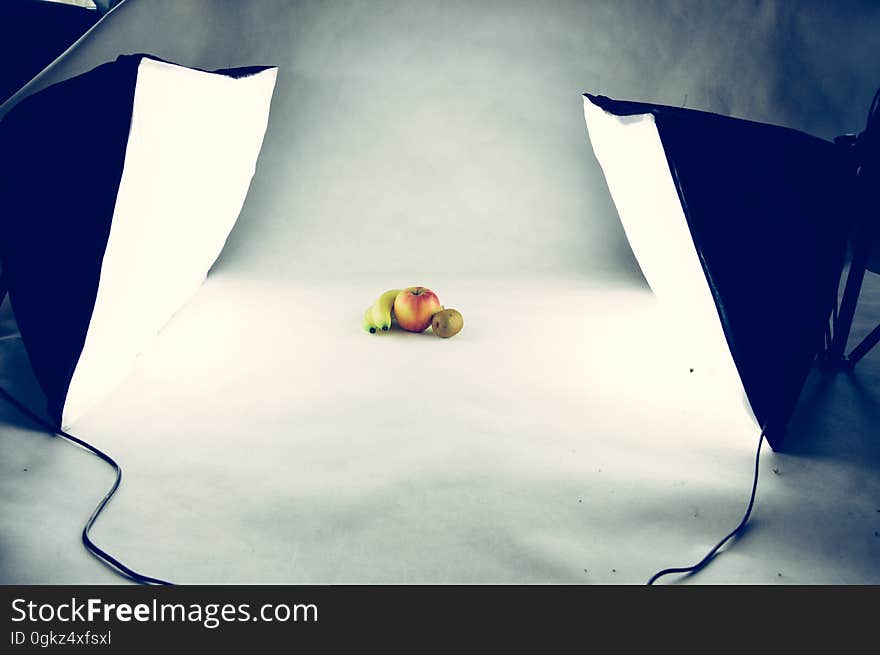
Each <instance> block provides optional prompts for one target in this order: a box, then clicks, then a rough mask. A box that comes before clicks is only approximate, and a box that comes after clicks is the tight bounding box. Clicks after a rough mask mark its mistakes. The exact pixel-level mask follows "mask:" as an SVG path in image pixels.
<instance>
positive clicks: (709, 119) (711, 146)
mask: <svg viewBox="0 0 880 655" xmlns="http://www.w3.org/2000/svg"><path fill="white" fill-rule="evenodd" d="M584 110H585V116H586V122H587V128H588V131H589V135H590V140H591V142H592V145H593V150H594V152H595V155H596V158H597V159H598V161H599V163H600V165H601V167H602V170H603V172H604V174H605V179H606V182H607V184H608V189H609V191H610V193H611V196H612V198H613V201H614V204H615V206H616V208H617V211H618V214H619V216H620V220H621V223H622V224H623V228H624V231H625V232H626V235H627V239H628V241H629V243H630V246H631V247H632V250H633V253H634V254H635V256H636V259H637V260H638V262H639V265H640V267H641V269H642V272H643V274H644V276H645V279H646V280H647V282H648V284H649V285H650V287H651V289H652V290H653V291H654V293H655V294H656V295H657V296H658V297H659V298H660V300H661V301H666V302H668V303H670V304H671V305H672V306H673V307H674V309H675V311H676V312H677V313H680V314H681V322H680V323H679V325H680V329H682V330H685V331H690V332H689V334H694V335H695V336H698V335H697V332H699V331H707V332H711V331H717V332H718V334H719V335H723V336H721V339H722V341H723V343H724V344H726V348H727V349H728V350H729V353H730V356H731V357H732V360H733V363H734V364H735V366H736V371H737V372H738V375H739V379H740V381H741V382H742V388H743V391H744V392H745V395H746V397H747V399H748V403H749V405H750V407H751V410H752V412H753V414H754V416H755V419H756V420H757V423H758V425H759V426H762V427H765V428H766V436H767V439H768V441H769V443H770V445H771V447H773V448H774V449H778V448H779V446H780V444H781V442H782V438H783V435H784V433H785V428H786V425H787V423H788V421H789V419H790V417H791V415H792V412H793V411H794V407H795V404H796V402H797V398H798V395H799V394H800V391H801V389H802V387H803V384H804V382H805V380H806V377H807V375H808V373H809V370H810V368H811V365H812V362H813V360H814V358H815V356H816V354H817V353H818V352H819V351H820V350H821V349H822V347H823V338H824V335H825V332H826V329H827V327H828V321H829V317H830V315H831V313H832V310H833V308H834V307H835V304H836V301H837V290H838V284H839V280H840V276H841V273H842V268H843V264H844V259H845V255H846V245H847V239H848V236H849V233H850V230H851V228H852V221H853V215H854V212H853V210H852V207H851V206H850V203H851V202H852V201H851V198H852V197H853V195H854V194H853V190H854V181H855V172H854V168H853V165H852V162H851V160H850V159H849V158H848V157H847V154H846V152H845V151H844V150H843V149H842V148H840V147H838V146H837V145H835V144H834V143H833V142H830V141H826V140H823V139H819V138H816V137H814V136H811V135H808V134H805V133H803V132H798V131H795V130H791V129H787V128H783V127H778V126H773V125H767V124H762V123H756V122H751V121H746V120H740V119H735V118H730V117H727V116H721V115H718V114H712V113H708V112H701V111H696V110H690V109H683V108H677V107H666V106H662V105H654V104H644V103H637V102H621V101H617V100H612V99H609V98H606V97H602V96H593V95H589V94H586V95H585V96H584Z"/></svg>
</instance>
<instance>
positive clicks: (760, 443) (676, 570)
mask: <svg viewBox="0 0 880 655" xmlns="http://www.w3.org/2000/svg"><path fill="white" fill-rule="evenodd" d="M766 432H767V426H766V425H765V426H764V427H763V428H761V437H760V438H759V439H758V452H757V453H756V454H755V478H754V480H753V481H752V494H751V496H750V497H749V506H748V508H746V513H745V515H744V516H743V517H742V520H741V521H740V522H739V525H738V526H736V527H735V528H734V529H733V531H732V532H731V533H730V534H729V535H727V536H726V537H724V539H722V540H721V541H719V542H718V543H717V544H715V546H714V548H712V550H710V551H709V552H708V553H707V554H706V556H705V557H704V558H703V559H701V560H700V561H699V562H697V563H696V564H694V565H693V566H685V567H682V568H671V569H663V570H662V571H658V572H657V573H655V574H654V575H652V576H651V579H650V580H648V582H647V584H648V585H653V584H654V583H655V582H656V581H657V579H658V578H661V577H663V576H664V575H670V574H672V573H691V574H693V573H696V572H697V571H699V570H700V569H702V568H703V567H704V566H706V565H707V564H708V563H709V562H710V561H711V560H712V558H713V557H715V553H717V552H718V551H719V550H720V549H721V547H722V546H723V545H724V544H726V543H727V542H728V541H730V540H731V539H732V538H733V537H735V536H736V535H737V534H739V533H740V532H741V531H742V529H743V528H744V527H745V526H746V523H747V522H748V520H749V516H751V514H752V507H754V505H755V492H756V491H757V490H758V469H759V466H760V462H761V446H763V445H764V436H765V434H766Z"/></svg>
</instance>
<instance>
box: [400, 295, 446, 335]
mask: <svg viewBox="0 0 880 655" xmlns="http://www.w3.org/2000/svg"><path fill="white" fill-rule="evenodd" d="M442 309H443V307H442V306H441V305H440V299H439V298H437V294H435V293H434V292H433V291H431V290H430V289H427V288H425V287H408V288H406V289H404V290H403V291H401V292H400V293H399V294H398V295H397V297H396V298H395V299H394V315H395V316H396V317H397V324H398V325H400V327H402V328H403V329H404V330H408V331H410V332H423V331H424V330H425V329H426V328H427V327H428V326H429V325H430V324H431V317H432V316H434V314H436V313H437V312H439V311H441V310H442Z"/></svg>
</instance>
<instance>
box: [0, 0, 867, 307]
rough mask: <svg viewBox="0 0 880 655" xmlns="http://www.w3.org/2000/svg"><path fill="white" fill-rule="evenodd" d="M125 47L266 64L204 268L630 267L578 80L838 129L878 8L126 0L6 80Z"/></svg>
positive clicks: (411, 272) (863, 93)
mask: <svg viewBox="0 0 880 655" xmlns="http://www.w3.org/2000/svg"><path fill="white" fill-rule="evenodd" d="M138 51H143V52H149V53H152V54H155V55H157V56H160V57H163V58H166V59H170V60H172V61H176V62H178V63H180V64H183V65H188V66H195V67H201V68H209V69H210V68H220V67H229V66H243V65H252V64H265V65H277V66H279V67H280V72H279V79H278V85H277V88H276V93H275V99H274V102H273V109H272V116H271V120H270V125H269V131H268V134H267V136H266V142H265V146H264V149H263V153H262V157H261V161H260V167H259V170H258V174H257V177H256V179H255V181H254V184H253V188H252V192H251V194H250V196H249V198H248V201H247V204H246V206H245V210H244V213H243V214H242V216H241V219H240V221H239V225H238V227H237V228H236V229H235V231H234V233H233V235H232V237H231V239H230V242H229V244H228V247H227V249H226V251H225V252H224V254H223V257H222V259H221V261H220V264H219V267H223V268H232V269H234V270H235V271H236V273H238V274H245V275H259V276H262V277H271V278H273V279H277V278H278V277H279V276H282V277H290V278H293V279H324V278H326V277H327V276H330V277H335V278H340V279H350V278H351V276H353V275H354V276H357V275H365V274H378V275H381V274H392V273H398V274H404V275H405V276H406V279H408V280H411V281H410V282H400V284H427V285H428V286H430V284H429V282H430V281H431V280H432V279H434V276H435V275H438V274H449V273H451V272H454V273H461V274H463V275H473V274H480V275H486V274H493V275H505V274H509V273H521V274H532V273H561V274H566V275H568V274H574V275H579V276H584V275H586V276H597V275H602V276H621V275H623V276H632V275H633V274H635V276H636V277H637V276H638V274H637V273H634V272H635V271H637V267H636V266H635V263H634V261H633V259H632V257H631V255H630V253H629V249H628V247H627V245H626V243H625V239H624V236H623V231H622V230H621V228H620V226H619V223H618V220H617V217H616V214H615V212H614V209H613V206H612V204H611V201H610V199H609V197H608V193H607V190H606V188H605V185H604V180H603V179H602V176H601V172H600V170H599V167H598V165H597V164H596V162H595V160H594V158H593V156H592V152H591V148H590V144H589V140H588V138H587V133H586V130H585V128H584V121H583V112H582V105H581V99H580V96H579V94H580V93H582V92H586V91H589V92H593V93H602V94H605V95H609V96H611V97H617V98H622V99H633V100H644V101H650V102H661V103H666V104H673V105H682V104H686V106H688V107H692V108H698V109H705V110H709V111H716V112H721V113H725V114H730V115H734V116H739V117H743V118H749V119H753V120H758V121H766V122H773V123H779V124H783V125H788V126H790V127H794V128H798V129H803V130H807V131H809V132H812V133H815V134H817V135H819V136H823V137H829V138H830V137H833V136H835V135H837V134H841V133H844V132H848V131H856V130H859V129H861V127H862V126H863V123H864V119H865V114H866V112H867V107H868V104H869V103H870V100H871V96H872V94H873V91H874V89H875V88H876V86H877V85H880V60H878V58H877V57H876V56H873V55H874V53H876V52H878V51H880V6H878V5H877V4H876V3H873V2H869V1H865V2H848V1H844V2H835V3H827V2H820V1H818V0H817V1H815V2H792V1H790V0H778V1H772V0H768V1H766V2H758V1H745V0H741V1H738V2H736V1H735V2H730V1H722V0H712V1H705V0H633V1H630V2H625V1H619V0H593V1H581V2H572V1H554V2H546V3H545V2H541V3H538V2H521V1H516V0H510V1H500V0H499V1H489V2H487V1H477V2H473V1H471V0H466V1H465V0H461V1H457V2H456V1H453V2H442V3H438V2H433V1H431V0H415V1H410V2H395V1H389V0H378V1H375V2H358V1H354V0H337V1H334V2H295V1H291V0H258V1H254V2H239V1H238V0H188V1H187V2H179V1H178V0H128V2H126V3H124V4H123V5H122V6H120V7H119V8H117V9H116V10H115V11H114V12H113V13H111V14H110V15H109V16H108V17H107V19H106V20H105V21H104V22H103V23H102V24H101V25H100V26H99V27H98V28H97V29H96V30H94V32H93V33H91V34H90V35H88V36H86V37H85V39H84V42H83V43H81V44H80V45H79V46H78V47H77V52H76V55H75V56H72V57H69V58H66V59H65V60H63V61H61V62H59V63H58V64H57V65H56V66H55V67H54V68H53V69H52V70H51V71H50V72H49V73H48V74H46V75H44V76H43V77H42V78H41V79H39V80H38V82H37V83H36V84H34V85H32V86H31V88H30V89H28V90H27V91H26V92H29V91H30V90H33V89H34V88H39V87H40V86H43V85H45V84H47V83H50V82H52V81H55V80H58V79H62V78H64V77H67V76H69V75H71V74H73V73H77V72H82V71H84V70H87V69H89V68H91V67H93V66H95V65H98V64H100V63H102V62H104V61H107V60H109V59H112V58H114V57H116V56H117V55H118V54H120V53H129V52H138ZM16 100H17V98H13V102H15V101H16ZM59 112H63V108H59ZM0 114H2V110H0ZM99 119H100V117H96V120H99ZM229 128H230V129H235V126H232V125H231V126H229ZM79 174H81V175H82V177H83V183H85V184H87V183H94V182H96V181H94V180H92V179H91V178H90V177H89V176H88V171H80V172H79ZM97 182H99V181H97ZM419 280H421V281H419ZM377 293H378V291H377Z"/></svg>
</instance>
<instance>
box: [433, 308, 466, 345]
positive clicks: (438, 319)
mask: <svg viewBox="0 0 880 655" xmlns="http://www.w3.org/2000/svg"><path fill="white" fill-rule="evenodd" d="M463 327H464V319H463V318H462V317H461V312H459V311H458V310H457V309H444V310H442V311H439V312H437V313H436V314H434V316H432V317H431V331H432V332H433V333H434V334H436V335H437V336H438V337H442V338H444V339H448V338H449V337H454V336H455V335H456V334H458V333H459V332H461V328H463Z"/></svg>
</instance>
